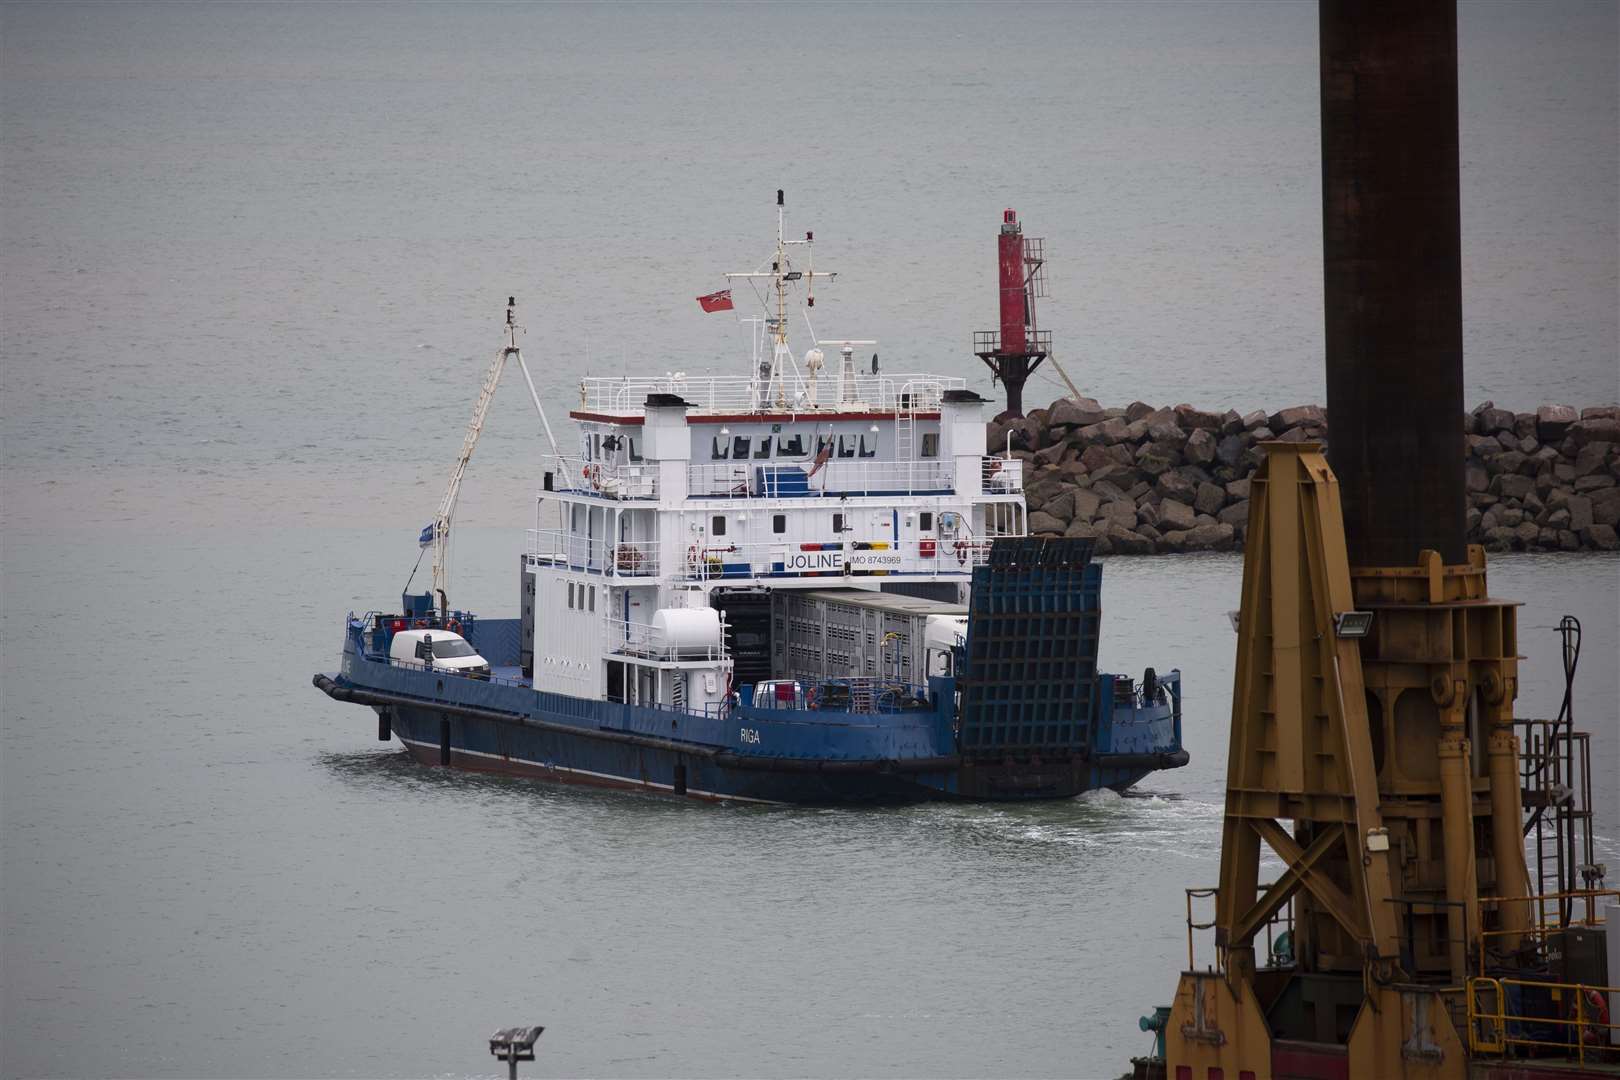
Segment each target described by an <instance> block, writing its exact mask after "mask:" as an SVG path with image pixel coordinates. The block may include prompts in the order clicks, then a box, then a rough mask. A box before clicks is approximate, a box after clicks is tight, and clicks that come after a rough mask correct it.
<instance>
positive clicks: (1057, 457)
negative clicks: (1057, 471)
mask: <svg viewBox="0 0 1620 1080" xmlns="http://www.w3.org/2000/svg"><path fill="white" fill-rule="evenodd" d="M1073 449H1074V448H1073V447H1071V446H1069V445H1068V444H1067V443H1061V442H1056V443H1053V444H1052V445H1051V446H1048V447H1046V448H1045V449H1044V450H1037V451H1035V461H1036V462H1037V463H1038V464H1041V465H1056V464H1057V463H1058V462H1060V461H1062V460H1063V456H1064V455H1065V454H1069V453H1072V452H1073Z"/></svg>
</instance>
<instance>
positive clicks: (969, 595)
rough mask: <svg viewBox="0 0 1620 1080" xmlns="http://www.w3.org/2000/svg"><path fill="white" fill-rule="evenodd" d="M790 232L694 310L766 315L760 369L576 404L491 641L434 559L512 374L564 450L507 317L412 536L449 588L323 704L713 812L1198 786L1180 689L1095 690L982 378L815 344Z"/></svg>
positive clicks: (541, 773)
mask: <svg viewBox="0 0 1620 1080" xmlns="http://www.w3.org/2000/svg"><path fill="white" fill-rule="evenodd" d="M783 213H784V211H783V199H782V193H781V192H778V193H777V237H776V244H775V246H774V248H773V249H772V250H771V251H770V253H769V255H768V256H767V258H766V259H765V260H764V261H763V263H762V264H761V265H760V266H759V267H758V268H757V269H755V270H752V271H748V272H744V273H734V274H728V275H726V276H727V279H728V284H729V286H730V288H728V289H726V290H723V291H721V292H718V293H714V294H710V295H709V296H705V297H701V298H699V301H700V303H702V305H703V307H704V309H705V310H706V311H707V310H732V311H736V310H737V308H736V304H735V303H734V302H733V299H732V294H733V291H734V290H737V291H746V292H748V293H751V294H752V297H753V299H754V300H756V301H757V302H758V313H757V314H752V315H748V316H741V315H739V316H736V317H739V318H740V321H741V322H742V323H743V324H744V325H746V326H748V327H749V330H750V337H751V342H752V344H751V356H750V357H749V360H748V364H749V366H748V369H747V371H746V373H745V374H742V375H738V376H735V377H711V376H701V377H699V376H688V375H685V374H682V373H678V372H677V373H671V374H668V375H665V376H663V377H655V378H587V379H584V380H582V381H581V383H580V386H579V400H578V403H577V407H576V408H574V409H573V410H572V411H571V412H570V417H571V419H572V421H573V423H574V432H573V439H572V441H571V443H570V445H569V446H568V448H567V449H568V452H564V450H563V447H562V445H561V444H559V443H557V442H556V441H555V440H554V439H553V440H552V445H551V451H552V453H551V455H550V456H549V457H548V458H547V460H546V462H545V464H544V466H543V470H542V473H541V475H540V477H539V478H538V479H539V491H538V494H537V498H536V503H535V510H534V515H535V517H534V521H535V527H534V528H533V529H532V530H531V531H530V533H529V540H528V544H527V546H526V549H525V550H523V551H522V552H520V553H518V555H519V575H518V576H519V581H520V596H519V598H518V599H519V610H520V613H519V615H518V617H516V618H504V619H491V618H483V617H480V616H478V615H476V614H475V613H472V612H468V611H464V610H459V609H456V608H453V607H452V606H451V605H450V603H449V600H448V596H447V594H446V588H445V582H444V547H445V544H446V542H447V537H448V532H449V528H450V524H451V519H452V518H453V515H454V511H455V505H456V498H457V494H458V492H459V485H460V482H461V477H462V475H463V474H464V472H465V470H466V467H467V463H468V461H469V459H470V457H471V455H472V449H473V446H474V445H475V444H476V442H477V438H478V434H479V431H480V430H481V429H482V425H483V419H484V416H485V413H486V411H487V409H488V405H489V400H490V397H491V395H492V394H493V393H494V390H495V387H496V385H497V384H498V383H499V381H500V376H501V373H502V371H503V369H504V367H505V366H506V364H507V363H508V362H510V361H515V362H516V363H517V364H518V365H519V366H520V367H521V368H522V370H523V374H524V377H525V380H526V382H527V383H528V387H529V391H530V394H531V397H533V398H534V404H535V407H536V410H537V411H538V412H539V413H540V418H541V420H542V422H543V423H545V424H546V432H547V437H548V438H551V428H550V425H549V422H547V421H546V416H545V411H544V409H543V407H542V406H541V403H540V400H539V397H538V394H536V393H535V391H534V383H533V380H532V378H531V377H530V376H529V371H528V367H527V365H526V364H525V363H524V361H523V357H522V352H521V350H520V348H519V347H518V341H517V335H518V327H517V326H516V323H515V319H514V307H515V301H509V303H508V306H507V320H506V322H507V335H506V336H507V340H506V344H505V345H504V347H503V348H502V349H500V350H499V351H498V353H497V356H496V358H495V360H494V362H493V363H492V365H491V368H490V370H489V372H488V373H487V374H486V376H485V379H484V383H483V387H482V390H481V392H480V396H479V400H478V405H477V407H476V409H475V413H474V418H473V421H472V424H471V425H470V427H469V430H468V433H467V438H466V440H465V441H464V443H463V447H462V454H461V456H460V458H459V459H458V461H457V463H456V466H455V469H454V470H453V472H452V477H451V482H450V486H449V490H448V492H447V494H446V496H445V498H444V501H443V502H442V503H441V506H440V511H439V514H438V517H437V518H436V520H435V521H434V523H433V524H432V525H430V526H429V527H428V528H427V529H424V530H423V536H422V543H423V546H424V547H432V548H433V550H434V562H433V572H434V588H433V589H432V591H430V592H427V593H420V594H413V593H411V592H410V591H409V588H410V587H409V585H407V587H406V589H407V591H406V594H405V595H404V596H403V597H402V604H401V609H400V610H399V611H397V612H383V611H373V612H368V613H365V614H363V615H357V614H355V613H352V612H351V613H350V615H349V617H348V619H347V624H346V629H345V636H344V647H343V655H342V666H341V668H340V670H338V671H336V672H331V673H323V674H318V675H316V676H315V679H314V681H315V685H316V686H317V687H318V688H319V689H321V690H322V691H324V692H325V693H326V694H328V695H329V696H331V697H333V698H335V699H337V700H339V701H345V702H352V703H357V704H362V705H366V706H369V707H370V708H372V709H373V710H375V712H376V715H377V723H378V729H377V733H378V737H379V739H383V740H389V739H392V738H398V739H399V740H400V742H401V743H402V744H403V745H404V746H405V748H406V749H407V750H408V751H409V752H410V753H411V754H412V755H413V756H414V757H415V758H416V759H417V760H418V761H420V762H421V763H423V764H426V765H440V766H449V767H457V768H464V769H475V770H482V771H487V772H495V773H503V774H508V775H514V776H523V777H535V778H543V779H550V780H558V781H568V782H577V783H586V784H594V785H603V786H608V787H617V788H628V789H642V790H651V791H659V792H667V793H673V794H675V795H680V796H686V797H691V798H702V799H717V800H739V801H755V802H774V803H842V802H865V801H890V802H893V801H917V800H926V799H982V800H1017V799H1054V798H1068V797H1073V796H1075V795H1077V794H1079V793H1081V792H1083V791H1087V790H1091V789H1097V788H1113V789H1116V790H1124V789H1126V788H1128V787H1130V786H1131V785H1133V784H1135V783H1137V782H1138V781H1140V780H1141V779H1142V778H1144V777H1145V776H1147V775H1148V774H1149V773H1151V772H1153V771H1154V770H1157V769H1168V768H1175V767H1178V766H1181V765H1184V764H1186V762H1187V754H1186V751H1185V750H1183V749H1182V745H1181V680H1180V673H1179V671H1175V670H1170V671H1165V672H1162V673H1156V672H1155V670H1154V669H1153V668H1151V667H1150V668H1147V669H1146V670H1145V671H1144V673H1143V675H1142V677H1141V678H1140V679H1136V678H1131V677H1127V676H1123V675H1113V674H1106V673H1101V672H1099V671H1098V670H1097V648H1098V640H1099V634H1100V628H1101V617H1102V605H1101V592H1102V567H1101V566H1099V565H1098V564H1096V563H1095V562H1093V561H1092V560H1091V545H1090V541H1089V540H1086V539H1080V538H1040V537H1031V536H1027V535H1026V534H1025V525H1026V516H1025V506H1024V499H1023V484H1022V480H1023V464H1024V463H1023V462H1022V461H1021V460H1020V459H1018V458H1017V457H1014V456H1012V455H1011V454H1010V453H1003V454H999V455H998V454H996V453H994V452H993V451H992V450H991V448H988V447H987V445H986V428H985V419H986V418H985V415H984V413H985V405H986V401H985V399H984V398H982V397H980V396H979V395H978V394H976V393H974V392H973V391H972V390H970V389H969V388H968V387H967V385H966V383H965V380H963V379H960V378H953V377H947V376H942V375H929V374H889V373H886V372H884V371H882V370H881V369H880V366H879V361H878V357H877V353H876V352H873V353H872V356H871V359H870V361H869V362H865V361H862V360H860V359H858V358H857V351H858V350H859V352H860V353H861V355H862V356H864V354H865V352H866V351H867V350H868V349H871V348H873V347H874V346H875V342H873V341H871V340H869V339H821V338H817V337H816V335H815V332H814V330H813V329H812V321H811V319H812V316H813V314H814V303H815V300H814V294H815V289H816V288H817V286H818V285H825V284H826V283H828V282H830V281H832V279H833V277H834V275H833V274H831V273H829V272H827V271H825V270H816V269H814V266H813V262H812V260H811V250H812V244H813V241H814V237H813V235H812V234H810V233H806V234H805V237H804V239H802V240H800V239H796V238H794V239H789V238H788V236H787V235H786V233H785V232H784V218H783ZM801 257H802V266H801ZM801 290H802V293H803V295H802V299H801V298H800V295H799V294H800V291H801ZM790 310H791V311H793V313H794V315H795V316H800V317H802V319H803V323H804V325H805V327H806V328H807V330H810V335H809V347H808V348H806V349H805V350H804V352H803V353H802V354H796V353H795V352H794V350H793V348H792V347H791V346H790V345H789V330H790V322H793V321H795V320H792V319H790V317H789V313H790ZM829 351H831V352H832V353H834V355H835V356H836V360H835V361H834V363H833V364H832V366H831V367H830V369H829V365H828V362H827V354H828V352H829Z"/></svg>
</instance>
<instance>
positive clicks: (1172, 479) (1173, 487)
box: [1153, 469, 1198, 506]
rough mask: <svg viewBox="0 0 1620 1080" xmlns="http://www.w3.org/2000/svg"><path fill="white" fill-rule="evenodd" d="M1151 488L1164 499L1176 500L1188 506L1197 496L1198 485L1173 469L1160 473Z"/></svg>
mask: <svg viewBox="0 0 1620 1080" xmlns="http://www.w3.org/2000/svg"><path fill="white" fill-rule="evenodd" d="M1153 488H1154V490H1155V491H1157V492H1158V493H1159V494H1160V495H1163V496H1164V497H1165V498H1167V499H1177V500H1179V501H1181V502H1184V503H1187V504H1188V505H1189V506H1190V505H1191V504H1192V502H1193V500H1194V499H1196V498H1197V496H1198V484H1197V483H1196V482H1195V481H1193V480H1190V479H1188V478H1187V477H1185V476H1183V475H1182V474H1181V473H1180V472H1179V471H1176V470H1174V469H1172V470H1171V471H1169V472H1165V473H1160V474H1159V479H1158V481H1157V482H1156V483H1155V484H1154V485H1153Z"/></svg>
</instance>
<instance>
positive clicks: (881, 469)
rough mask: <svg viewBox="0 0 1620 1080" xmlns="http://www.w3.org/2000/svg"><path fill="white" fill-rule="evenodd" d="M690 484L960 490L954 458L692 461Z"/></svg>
mask: <svg viewBox="0 0 1620 1080" xmlns="http://www.w3.org/2000/svg"><path fill="white" fill-rule="evenodd" d="M997 460H999V459H997ZM1014 463H1015V464H1018V465H1022V464H1023V462H1021V461H1015V462H1014ZM812 472H813V473H814V475H812ZM686 490H687V495H688V497H690V498H695V499H703V498H730V497H736V496H745V495H746V496H753V497H755V498H767V499H771V498H793V497H806V496H808V497H812V498H814V497H816V496H820V495H940V494H946V493H949V492H951V491H954V490H955V483H954V477H953V475H952V469H951V463H950V462H948V461H939V460H934V459H929V460H926V461H873V460H871V459H867V458H855V459H850V458H833V459H831V460H830V461H828V462H826V463H825V464H823V465H822V466H821V467H820V468H819V469H818V468H816V467H815V465H814V464H813V463H805V464H803V465H800V464H778V463H773V462H768V461H760V462H742V461H733V462H724V461H719V462H714V463H712V464H709V465H691V466H688V468H687V472H686Z"/></svg>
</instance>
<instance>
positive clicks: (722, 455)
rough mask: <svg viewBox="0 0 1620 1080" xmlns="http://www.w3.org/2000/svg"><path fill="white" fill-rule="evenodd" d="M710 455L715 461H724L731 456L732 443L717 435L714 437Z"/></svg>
mask: <svg viewBox="0 0 1620 1080" xmlns="http://www.w3.org/2000/svg"><path fill="white" fill-rule="evenodd" d="M709 456H710V457H711V458H713V459H714V460H715V461H724V460H725V459H726V458H728V457H730V456H731V443H730V442H729V441H728V440H726V439H722V438H721V437H720V436H718V435H716V436H715V437H714V446H713V447H712V448H711V449H710V450H709Z"/></svg>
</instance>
